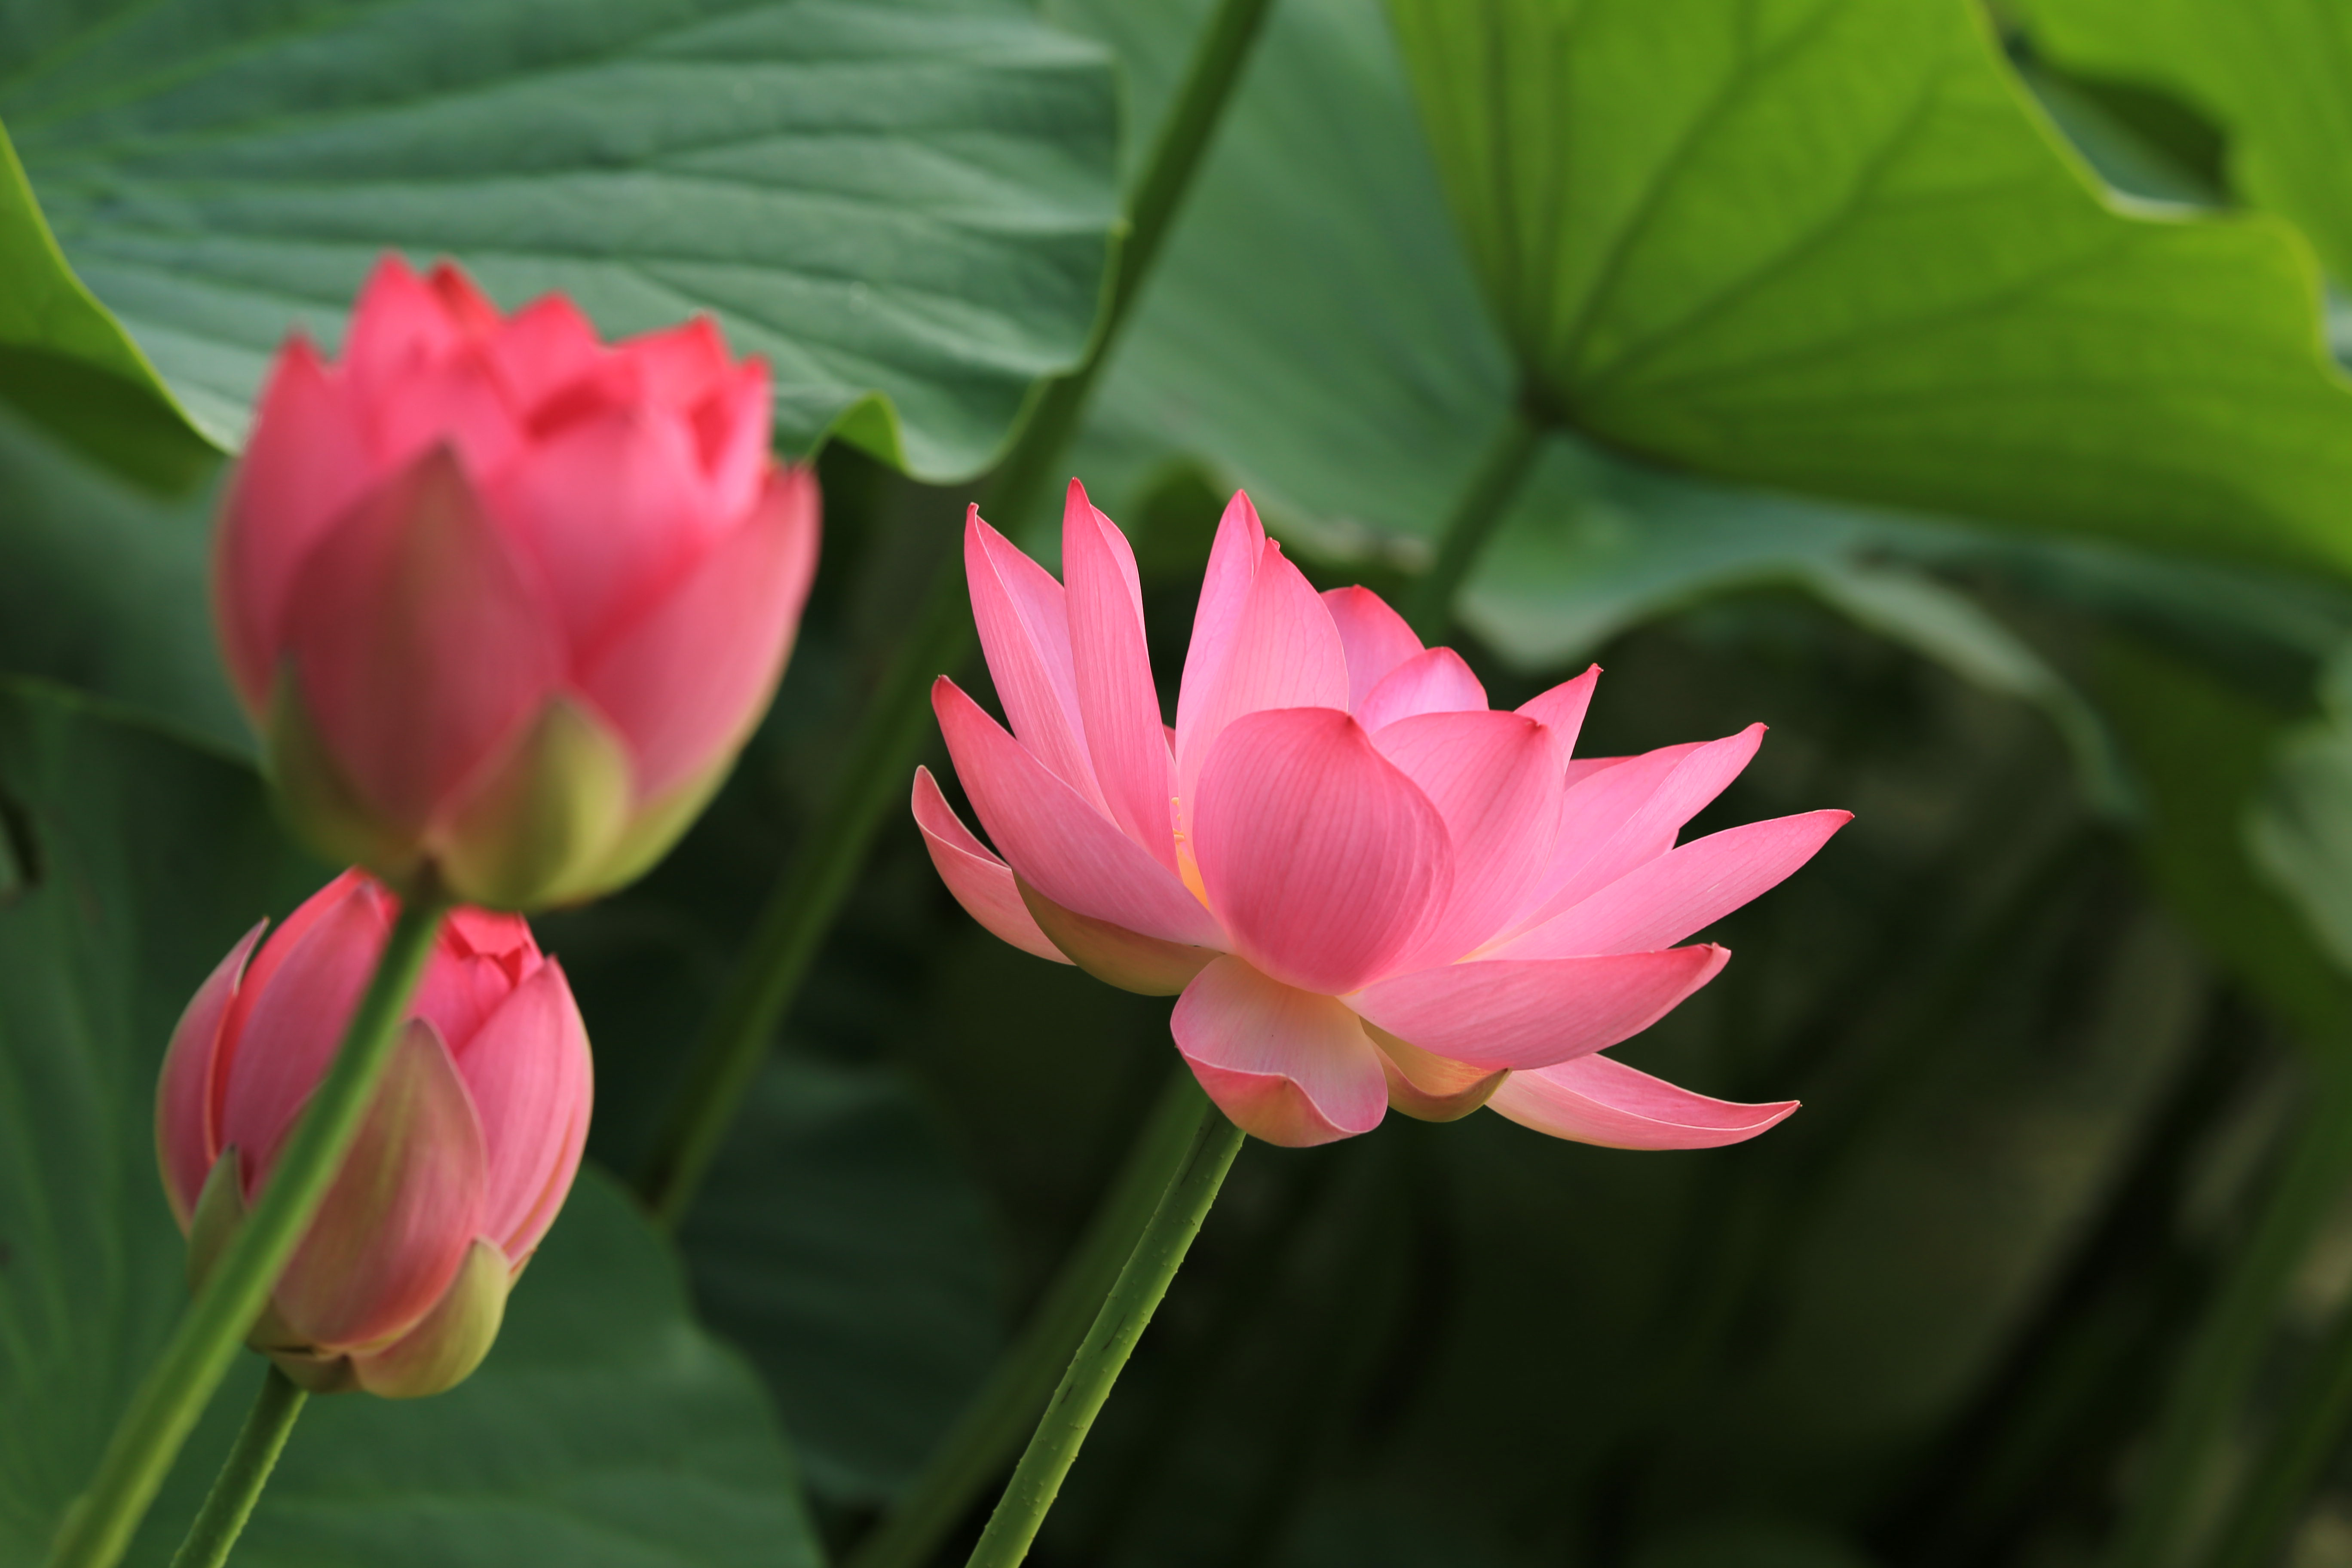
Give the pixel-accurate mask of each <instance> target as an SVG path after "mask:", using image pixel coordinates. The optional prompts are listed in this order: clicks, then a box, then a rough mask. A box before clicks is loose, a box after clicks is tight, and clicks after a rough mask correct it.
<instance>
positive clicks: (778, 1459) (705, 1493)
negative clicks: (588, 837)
mask: <svg viewBox="0 0 2352 1568" xmlns="http://www.w3.org/2000/svg"><path fill="white" fill-rule="evenodd" d="M0 822H5V844H6V847H7V852H6V854H5V857H0V861H5V866H6V867H7V870H6V872H5V875H0V1132H5V1136H0V1161H5V1171H6V1176H5V1180H0V1408H4V1409H5V1410H6V1411H7V1413H8V1414H7V1419H6V1420H5V1422H0V1562H8V1563H26V1562H35V1561H37V1560H38V1559H39V1556H40V1554H41V1552H42V1549H43V1546H44V1544H45V1543H46V1542H47V1538H48V1535H49V1532H50V1531H51V1530H52V1528H53V1527H54V1525H55V1523H56V1521H57V1518H58V1513H59V1511H60V1510H62V1509H63V1508H64V1507H65V1506H66V1504H67V1502H68V1500H70V1498H71V1497H72V1496H73V1494H74V1492H75V1491H76V1490H77V1489H79V1487H80V1486H81V1484H82V1483H83V1482H84V1480H86V1479H87V1478H88V1476H89V1471H90V1468H91V1467H92V1466H93V1464H94V1463H95V1461H96V1459H97V1457H98V1453H99V1450H100V1447H101V1446H102V1445H103V1443H104V1441H105V1438H106V1435H107V1432H108V1429H109V1427H110V1424H111V1423H112V1421H113V1420H114V1418H115V1415H116V1414H117V1412H119V1411H120V1410H121V1407H122V1405H123V1404H124V1402H125V1400H126V1399H127V1398H128V1397H129V1394H130V1392H131V1387H132V1385H133V1384H134V1383H135V1382H136V1380H137V1379H138V1378H139V1376H140V1375H141V1374H142V1372H143V1371H144V1370H145V1368H146V1366H147V1364H148V1363H149V1362H150V1360H151V1358H152V1355H153V1353H154V1352H155V1350H156V1348H157V1346H158V1344H159V1342H160V1341H161V1339H162V1337H163V1334H164V1332H165V1331H167V1330H168V1329H169V1327H170V1325H171V1323H172V1321H173V1317H174V1315H175V1314H176V1313H177V1312H178V1310H179V1309H180V1307H181V1305H182V1303H183V1302H184V1300H185V1299H186V1290H185V1286H184V1283H183V1279H182V1270H183V1267H184V1265H183V1248H182V1246H181V1242H180V1238H179V1236H178V1234H177V1232H176V1230H175V1229H174V1227H173V1224H172V1220H171V1216H170V1215H169V1213H168V1212H167V1211H166V1210H165V1208H164V1205H163V1196H162V1192H161V1189H160V1187H159V1185H158V1181H157V1177H156V1174H155V1169H154V1134H153V1130H152V1129H153V1121H152V1118H153V1112H152V1103H153V1092H154V1090H153V1085H154V1080H155V1074H156V1070H157V1068H158V1067H159V1066H160V1063H161V1060H162V1055H163V1044H164V1041H165V1039H166V1038H167V1037H168V1036H169V1034H170V1031H171V1028H172V1025H173V1019H174V1018H175V1017H176V1016H177V1014H178V1011H179V1009H180V1007H181V1006H182V1005H183V1004H184V1002H185V1000H186V998H187V996H188V994H190V993H191V992H192V991H193V990H194V988H195V985H196V984H197V983H198V982H199V981H200V980H202V979H203V977H204V975H205V973H206V972H207V971H208V970H209V969H210V968H211V967H212V965H213V964H214V963H217V962H218V960H219V957H220V955H221V953H222V952H226V950H227V948H228V946H229V945H230V944H231V943H232V942H235V941H236V936H237V934H238V933H239V932H240V931H243V930H244V929H245V928H246V927H247V926H248V925H249V924H250V923H251V922H252V921H254V920H255V919H256V918H257V917H258V916H260V915H262V914H264V913H267V912H272V911H278V912H282V911H283V910H286V909H288V908H289V907H290V905H291V904H292V903H293V902H294V900H297V899H299V897H301V896H302V895H303V894H305V893H306V892H308V891H309V890H310V889H311V888H312V887H314V886H316V884H317V882H318V880H319V879H320V877H321V875H322V873H321V871H320V868H316V867H314V866H311V865H309V864H307V863H306V862H304V861H303V860H301V859H300V858H298V857H297V856H296V855H295V854H294V853H293V852H292V851H291V850H289V848H288V847H286V846H285V844H284V841H283V840H282V839H281V838H280V837H278V833H277V832H276V830H275V829H274V827H273V826H272V825H271V823H270V820H269V816H268V811H267V809H266V807H265V805H264V803H263V800H262V795H261V791H260V789H259V787H258V785H257V783H256V781H255V780H254V778H253V776H252V774H251V773H249V772H248V771H247V770H246V769H245V768H243V767H241V766H239V765H237V764H236V763H233V762H231V761H228V760H226V759H223V758H218V757H215V756H212V755H208V754H205V753H204V752H197V751H194V750H192V749H190V748H188V747H186V746H184V745H183V744H180V743H178V742H173V741H171V740H169V739H167V738H165V737H163V736H161V735H159V734H156V733H154V732H152V731H147V730H144V729H142V728H140V727H138V726H136V725H133V724H130V723H126V722H122V721H119V720H117V719H115V718H112V717H110V716H109V715H108V714H107V713H106V712H105V710H101V709H97V708H94V707H92V706H90V705H89V704H87V703H86V702H83V701H81V700H77V699H73V698H69V697H67V696H64V695H62V694H58V693H56V692H54V691H48V690H46V689H39V688H34V687H29V686H11V687H6V688H0ZM248 1386H249V1374H248V1375H247V1379H246V1380H245V1382H244V1383H242V1384H238V1385H236V1386H233V1387H231V1388H230V1389H228V1390H226V1391H225V1393H224V1395H223V1399H222V1400H221V1401H220V1402H216V1403H215V1406H214V1410H213V1414H212V1415H211V1416H210V1417H209V1418H208V1421H207V1424H206V1426H205V1427H203V1428H201V1429H200V1431H199V1433H198V1435H197V1437H196V1439H195V1440H194V1442H192V1443H191V1445H190V1447H188V1449H187V1450H186V1453H185V1455H184V1458H183V1461H182V1464H181V1467H180V1469H179V1471H178V1472H176V1473H175V1475H174V1478H173V1483H172V1486H171V1488H170V1489H169V1490H168V1491H167V1493H166V1496H165V1497H164V1499H163V1501H162V1503H161V1504H160V1506H159V1509H158V1511H157V1512H156V1513H155V1514H153V1515H151V1516H150V1521H149V1525H148V1529H147V1531H146V1533H145V1534H144V1535H143V1536H142V1544H141V1548H140V1551H141V1553H142V1561H145V1562H150V1563H161V1562H163V1560H164V1558H165V1555H166V1554H167V1553H168V1552H169V1550H170V1548H171V1546H172V1544H173V1540H174V1538H175V1536H176V1534H177V1532H178V1531H179V1530H180V1529H182V1528H184V1524H185V1521H186V1519H187V1517H188V1514H189V1511H190V1510H192V1509H193V1507H194V1501H195V1500H196V1499H197V1498H198V1497H199V1496H201V1494H202V1491H203V1489H204V1487H205V1484H206V1483H207V1481H208V1479H209V1476H208V1472H209V1470H210V1468H212V1467H213V1466H215V1464H216V1463H217V1462H218V1459H219V1457H220V1454H221V1452H222V1450H223V1448H224V1447H225V1445H226V1440H227V1436H228V1434H229V1433H230V1431H231V1430H233V1428H234V1426H235V1424H236V1419H237V1415H238V1412H237V1410H236V1404H235V1401H236V1399H237V1398H238V1397H239V1395H240V1393H241V1392H242V1391H243V1389H244V1388H246V1387H248ZM239 1560H240V1561H241V1562H250V1563H255V1564H260V1563H285V1564H293V1563H301V1564H305V1565H308V1564H315V1563H321V1562H332V1563H354V1564H362V1563H383V1564H386V1565H387V1568H388V1565H390V1564H393V1563H426V1562H429V1563H447V1564H452V1565H453V1568H455V1565H464V1564H472V1563H480V1564H484V1565H488V1564H492V1563H496V1564H499V1565H501V1568H506V1565H511V1564H518V1563H523V1564H535V1563H546V1564H550V1565H553V1564H559V1563H560V1564H563V1565H564V1568H575V1565H595V1568H605V1565H611V1568H623V1565H627V1568H641V1565H650V1564H656V1563H658V1564H688V1563H693V1564H711V1565H718V1564H744V1565H746V1568H748V1565H750V1564H753V1563H760V1564H795V1563H815V1562H817V1561H818V1560H819V1558H818V1554H817V1552H816V1549H815V1547H814V1543H813V1542H812V1541H811V1539H810V1537H809V1534H808V1531H807V1526H806V1523H805V1521H804V1520H803V1515H802V1512H801V1510H800V1505H799V1503H798V1500H797V1494H796V1491H795V1489H794V1485H793V1471H792V1466H791V1462H790V1460H789V1458H788V1457H787V1455H786V1453H785V1451H784V1448H783V1447H782V1440H781V1438H780V1436H779V1435H778V1433H777V1431H776V1428H775V1426H774V1422H773V1418H772V1415H770V1413H769V1412H768V1410H767V1408H766V1405H765V1403H764V1401H763V1400H762V1399H761V1394H760V1392H759V1388H758V1384H757V1382H756V1379H755V1378H754V1377H753V1375H752V1373H751V1370H750V1368H748V1367H747V1366H745V1365H743V1364H742V1363H740V1361H739V1360H738V1359H736V1358H735V1357H734V1356H732V1355H731V1354H730V1352H726V1351H725V1350H723V1349H722V1348H720V1347H719V1346H718V1345H717V1344H716V1343H714V1342H712V1341H711V1340H710V1339H709V1337H708V1336H707V1335H705V1334H703V1333H702V1332H701V1331H699V1330H698V1328H697V1327H696V1326H695V1325H694V1323H693V1321H692V1320H691V1318H690V1317H689V1316H688V1312H687V1309H686V1300H685V1290H684V1287H683V1283H682V1281H681V1279H679V1277H678V1272H677V1266H676V1265H675V1263H674V1262H672V1261H671V1260H670V1259H669V1258H667V1257H666V1256H665V1255H664V1253H663V1251H662V1249H661V1247H660V1246H659V1244H658V1243H657V1242H656V1240H655V1239H654V1238H653V1237H651V1235H650V1234H649V1233H648V1232H647V1230H646V1226H645V1225H644V1223H643V1222H642V1221H641V1220H639V1219H638V1218H636V1217H635V1215H634V1214H633V1213H632V1211H631V1210H630V1208H629V1205H628V1204H627V1201H626V1200H625V1198H623V1197H621V1196H620V1195H619V1194H617V1192H615V1191H614V1189H613V1188H612V1187H611V1186H610V1185H609V1184H606V1183H604V1181H602V1180H600V1179H598V1178H595V1177H593V1175H592V1176H591V1177H589V1178H587V1179H585V1180H583V1183H582V1184H581V1187H580V1189H579V1190H578V1191H577V1192H576V1193H575V1194H574V1195H573V1198H572V1204H571V1205H570V1206H569V1208H568V1209H567V1212H566V1214H565V1215H564V1217H563V1218H562V1220H561V1221H560V1222H559V1223H558V1225H557V1226H556V1227H555V1229H554V1230H553V1231H552V1232H551V1235H550V1237H549V1239H548V1241H547V1243H546V1245H545V1247H543V1248H542V1249H541V1253H540V1254H539V1256H538V1258H537V1259H536V1260H535V1261H534V1263H533V1265H532V1267H531V1269H530V1272H529V1273H528V1274H527V1275H525V1277H524V1279H523V1280H522V1282H521V1284H520V1287H519V1288H518V1289H517V1291H516V1295H515V1299H514V1302H513V1304H512V1307H511V1309H510V1315H509V1320H508V1323H507V1328H506V1332H505V1333H504V1335H503V1336H502V1337H501V1339H500V1341H499V1346H498V1348H497V1349H496V1350H495V1351H494V1352H492V1353H491V1356H490V1359H489V1361H488V1363H486V1365H485V1366H484V1368H483V1370H482V1372H481V1373H479V1374H478V1376H477V1377H476V1378H475V1379H474V1380H473V1381H471V1382H469V1383H467V1384H465V1385H464V1386H463V1387H462V1388H460V1389H459V1390H457V1392H455V1393H453V1394H447V1395H445V1396H443V1397H442V1398H439V1399H435V1400H428V1401H424V1402H421V1403H419V1404H416V1405H409V1406H393V1405H385V1404H383V1403H380V1402H376V1401H372V1400H365V1399H362V1398H358V1397H356V1396H352V1397H349V1398H337V1399H332V1400H322V1401H319V1402H316V1403H314V1405H312V1407H311V1410H310V1413H309V1414H308V1415H306V1416H305V1417H304V1420H303V1423H302V1425H301V1426H300V1428H299V1429H298V1431H297V1432H296V1434H295V1437H294V1442H293V1446H292V1447H291V1449H290V1450H289V1455H288V1458H287V1461H286V1463H285V1466H284V1468H282V1469H281V1471H280V1472H279V1480H278V1483H277V1485H276V1486H275V1488H274V1489H273V1490H272V1492H271V1494H270V1497H269V1499H268V1501H267V1502H266V1503H265V1504H264V1507H263V1510H262V1512H261V1514H260V1515H258V1516H257V1519H256V1521H255V1523H254V1526H253V1529H252V1532H251V1534H250V1535H249V1536H248V1538H247V1544H246V1545H245V1546H243V1547H241V1548H240V1554H239Z"/></svg>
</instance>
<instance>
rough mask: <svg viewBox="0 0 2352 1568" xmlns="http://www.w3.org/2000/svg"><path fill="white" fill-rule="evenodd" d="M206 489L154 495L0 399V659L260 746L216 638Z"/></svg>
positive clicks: (235, 743) (224, 738)
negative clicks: (208, 580)
mask: <svg viewBox="0 0 2352 1568" xmlns="http://www.w3.org/2000/svg"><path fill="white" fill-rule="evenodd" d="M215 466H217V465H215ZM210 499H211V498H210V490H209V487H205V488H202V489H198V490H197V491H195V492H194V494H193V495H191V496H190V497H189V498H187V499H184V500H163V499H159V498H157V497H155V496H152V495H150V494H148V493H147V492H145V491H143V490H141V489H137V488H135V487H133V486H131V485H128V484H125V483H124V482H122V481H121V479H118V478H116V477H115V476H114V475H113V474H111V473H110V472H108V471H107V470H105V469H103V468H99V467H98V466H96V465H95V464H92V463H89V462H87V461H85V460H83V459H82V458H81V456H80V455H79V454H78V453H76V452H75V451H73V450H71V449H69V448H68V447H64V446H63V445H62V444H61V443H59V442H57V441H53V440H50V439H47V438H46V437H45V436H44V433H43V432H42V431H41V430H39V429H38V428H37V427H36V426H34V425H33V424H32V423H31V422H30V421H28V420H26V419H21V418H19V417H18V416H17V415H16V412H15V411H14V410H13V409H10V408H8V407H6V406H0V519H5V524H0V670H6V671H10V672H13V673H16V674H20V675H37V676H41V677H44V678H46V679H50V680H56V681H60V682H63V683H65V684H66V685H68V686H73V687H76V688H79V689H81V690H84V691H89V692H93V693H95V694H97V695H99V696H101V697H108V698H112V699H114V700H117V701H120V702H126V703H130V704H131V705H133V706H136V707H138V708H141V709H142V710H146V711H148V712H150V713H153V714H157V715H159V716H161V717H163V718H164V719H166V720H168V721H171V722H173V724H176V725H178V726H180V727H182V728H184V729H187V730H192V731H196V732H199V733H201V734H203V735H205V736H206V737H207V738H209V739H211V740H214V741H216V742H219V743H220V744H222V745H224V746H226V747H229V748H231V749H233V750H236V751H240V752H248V751H250V750H251V748H252V743H253V742H252V737H251V734H250V732H249V731H247V727H246V722H245V719H244V716H243V715H242V714H241V713H239V712H238V711H237V706H236V699H235V698H234V697H232V696H230V695H229V689H228V683H227V680H226V678H225V677H224V676H223V674H222V670H221V663H220V658H219V655H218V654H217V652H216V651H215V643H214V640H213V628H212V595H210V593H209V592H207V590H206V585H205V575H206V566H207V558H208V555H209V552H210V540H211V528H210V521H211V519H210Z"/></svg>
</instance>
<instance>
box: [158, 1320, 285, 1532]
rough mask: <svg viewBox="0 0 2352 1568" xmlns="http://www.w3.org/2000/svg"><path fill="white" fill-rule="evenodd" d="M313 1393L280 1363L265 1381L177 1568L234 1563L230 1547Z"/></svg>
mask: <svg viewBox="0 0 2352 1568" xmlns="http://www.w3.org/2000/svg"><path fill="white" fill-rule="evenodd" d="M308 1397H309V1395H307V1394H304V1393H303V1392H302V1390H301V1389H300V1388H299V1387H297V1386H296V1385H295V1383H294V1380H293V1379H292V1378H290V1377H288V1376H287V1375H286V1374H285V1373H282V1372H280V1371H278V1369H277V1368H276V1367H275V1366H273V1367H271V1368H270V1369H269V1374H268V1376H267V1377H264V1378H263V1379H262V1380H261V1392H260V1393H259V1394H256V1395H254V1399H253V1409H252V1411H251V1413H250V1414H248V1415H247V1416H246V1418H245V1429H244V1430H243V1431H241V1432H239V1433H238V1434H237V1435H236V1447H234V1448H231V1449H230V1450H229V1451H228V1460H227V1462H226V1464H224V1465H222V1466H221V1473H220V1476H219V1478H218V1479H215V1481H214V1482H213V1489H212V1490H211V1492H209V1493H208V1494H206V1496H205V1506H204V1507H203V1508H202V1509H200V1510H197V1513H196V1517H195V1521H194V1523H192V1524H190V1525H189V1526H188V1538H187V1540H185V1541H184V1542H181V1543H180V1550H179V1553H178V1555H176V1556H174V1557H173V1559H172V1568H221V1565H222V1564H223V1563H226V1562H227V1561H228V1553H229V1548H230V1547H232V1546H235V1545H236V1538H237V1537H238V1536H239V1535H241V1534H243V1533H244V1532H245V1521H247V1520H248V1519H250V1518H252V1517H253V1505H254V1504H255V1503H257V1502H259V1501H260V1500H261V1489H262V1488H263V1487H265V1486H267V1485H268V1484H269V1472H270V1471H271V1470H274V1469H276V1468H278V1454H279V1453H281V1452H282V1451H283V1450H284V1449H285V1447H286V1439H287V1437H288V1436H289V1435H291V1434H292V1432H293V1430H294V1418H295V1417H296V1416H298V1415H301V1414H302V1403H303V1401H304V1400H305V1399H307V1398H308Z"/></svg>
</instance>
